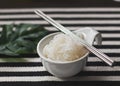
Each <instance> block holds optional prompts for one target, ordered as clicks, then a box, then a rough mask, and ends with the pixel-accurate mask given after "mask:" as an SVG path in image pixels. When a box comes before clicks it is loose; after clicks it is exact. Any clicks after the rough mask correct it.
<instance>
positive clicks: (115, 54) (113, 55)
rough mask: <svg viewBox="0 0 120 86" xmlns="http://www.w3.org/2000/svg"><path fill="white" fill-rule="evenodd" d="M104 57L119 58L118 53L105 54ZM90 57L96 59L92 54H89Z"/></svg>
mask: <svg viewBox="0 0 120 86" xmlns="http://www.w3.org/2000/svg"><path fill="white" fill-rule="evenodd" d="M105 54H106V55H108V56H109V57H120V53H105ZM89 56H90V57H96V56H95V55H94V54H92V53H90V54H89Z"/></svg>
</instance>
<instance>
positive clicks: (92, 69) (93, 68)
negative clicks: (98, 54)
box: [84, 66, 120, 71]
mask: <svg viewBox="0 0 120 86" xmlns="http://www.w3.org/2000/svg"><path fill="white" fill-rule="evenodd" d="M84 71H120V67H119V66H115V67H108V66H106V67H105V66H94V67H91V66H86V67H85V68H84Z"/></svg>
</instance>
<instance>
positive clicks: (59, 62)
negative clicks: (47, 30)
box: [37, 32, 89, 64]
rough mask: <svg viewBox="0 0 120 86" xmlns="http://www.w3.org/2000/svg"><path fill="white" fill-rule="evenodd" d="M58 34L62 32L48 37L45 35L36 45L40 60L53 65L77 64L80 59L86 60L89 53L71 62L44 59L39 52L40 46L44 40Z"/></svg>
mask: <svg viewBox="0 0 120 86" xmlns="http://www.w3.org/2000/svg"><path fill="white" fill-rule="evenodd" d="M59 33H62V32H55V33H51V34H49V35H46V36H45V37H43V38H42V39H41V40H40V41H39V42H38V44H37V53H38V55H39V56H40V58H42V59H44V60H45V61H48V62H50V63H55V64H68V63H74V62H78V61H81V60H82V59H84V58H87V57H88V55H89V51H88V52H87V53H86V54H85V55H84V56H82V57H80V58H79V59H76V60H73V61H65V62H62V61H54V60H52V59H49V58H46V57H45V56H44V55H43V54H42V52H40V49H39V48H40V44H41V43H42V42H43V41H44V40H45V39H46V38H49V37H50V36H54V35H56V34H59Z"/></svg>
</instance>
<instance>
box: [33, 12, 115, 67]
mask: <svg viewBox="0 0 120 86" xmlns="http://www.w3.org/2000/svg"><path fill="white" fill-rule="evenodd" d="M35 13H36V14H37V15H38V16H41V17H42V18H43V19H45V20H46V21H47V22H49V23H50V24H52V25H53V26H55V27H56V28H57V29H59V30H60V31H62V32H64V33H65V34H67V35H69V36H70V37H71V38H73V39H76V40H77V41H79V42H80V43H81V44H82V45H84V46H85V47H86V48H87V49H88V50H89V51H90V52H92V53H93V54H95V55H96V56H97V57H98V58H99V59H101V60H103V61H104V62H106V63H107V64H108V65H109V66H112V65H113V63H114V61H113V60H112V59H110V58H109V57H108V56H107V55H105V54H104V53H102V52H101V51H100V50H98V49H96V48H95V47H93V46H91V45H90V44H88V43H87V42H85V41H84V40H83V39H81V38H79V37H78V36H76V35H75V34H74V33H72V32H71V31H70V30H68V29H66V28H65V27H64V26H62V25H61V24H59V23H58V22H56V21H55V20H53V19H52V18H50V17H49V16H47V15H46V14H44V13H43V12H42V11H40V10H35Z"/></svg>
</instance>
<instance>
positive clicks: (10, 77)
mask: <svg viewBox="0 0 120 86" xmlns="http://www.w3.org/2000/svg"><path fill="white" fill-rule="evenodd" d="M34 9H40V10H42V11H44V12H45V13H46V14H48V15H49V16H51V17H52V18H54V19H56V20H57V21H58V22H60V23H61V24H63V25H64V26H66V27H67V28H69V29H70V30H75V29H79V28H82V27H88V26H90V27H92V28H94V29H95V30H97V31H99V32H101V33H102V36H103V43H102V46H97V45H95V47H97V48H98V49H100V50H102V51H103V52H104V53H106V54H107V55H109V56H110V57H111V58H112V59H113V60H115V61H116V64H115V66H114V67H113V68H111V67H109V66H107V65H106V64H105V63H104V62H102V61H100V60H99V59H98V58H97V57H96V56H94V55H93V54H90V57H89V59H88V62H87V66H86V67H85V69H84V71H82V72H80V73H79V74H78V75H76V76H74V77H71V78H68V79H60V78H56V77H54V76H52V75H51V74H49V73H48V72H47V71H46V70H45V68H44V67H43V66H42V64H41V61H40V58H38V56H37V55H36V54H35V55H32V56H31V55H28V56H23V57H19V58H17V57H6V56H0V83H1V84H3V85H6V84H12V85H27V84H28V85H29V86H33V85H40V86H42V85H43V86H44V85H53V86H54V85H55V86H56V85H68V86H70V85H71V86H73V85H74V84H75V83H76V84H77V85H81V84H85V83H86V82H87V83H86V84H90V85H93V84H91V82H90V81H92V82H93V81H94V84H97V83H100V82H101V81H102V82H104V83H108V82H113V81H119V80H120V8H31V9H29V8H25V9H0V25H2V24H11V23H16V24H19V23H31V24H41V25H42V26H44V27H46V29H49V30H55V28H54V27H52V26H51V25H50V24H48V23H47V22H46V21H44V20H43V19H42V18H39V17H38V16H37V15H36V14H35V13H34V12H33V10H34ZM32 57H33V58H32ZM7 59H9V60H11V62H8V60H7ZM18 60H19V61H18ZM101 85H102V84H101Z"/></svg>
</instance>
